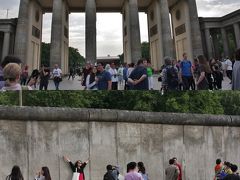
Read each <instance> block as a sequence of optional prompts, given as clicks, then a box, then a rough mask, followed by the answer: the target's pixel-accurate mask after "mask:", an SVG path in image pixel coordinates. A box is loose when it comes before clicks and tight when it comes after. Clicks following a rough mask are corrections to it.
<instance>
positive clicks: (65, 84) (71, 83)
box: [37, 75, 231, 90]
mask: <svg viewBox="0 0 240 180" xmlns="http://www.w3.org/2000/svg"><path fill="white" fill-rule="evenodd" d="M157 79H158V75H155V76H154V90H160V87H161V83H160V82H158V81H157ZM229 83H230V80H229V79H228V78H227V77H224V81H223V90H231V84H229ZM59 88H60V90H83V89H84V88H83V86H81V81H80V77H79V76H76V77H75V78H74V80H72V79H70V80H68V77H65V78H63V81H62V82H61V83H60V86H59ZM37 89H39V88H38V86H37ZM48 89H49V90H55V86H54V83H53V81H52V80H50V81H49V86H48ZM118 89H119V90H123V89H124V86H123V85H119V88H118Z"/></svg>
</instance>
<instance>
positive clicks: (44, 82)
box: [39, 65, 50, 90]
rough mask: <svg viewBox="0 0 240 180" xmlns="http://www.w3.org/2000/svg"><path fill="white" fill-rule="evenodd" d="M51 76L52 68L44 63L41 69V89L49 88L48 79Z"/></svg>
mask: <svg viewBox="0 0 240 180" xmlns="http://www.w3.org/2000/svg"><path fill="white" fill-rule="evenodd" d="M49 78H50V70H49V69H48V68H47V67H46V65H42V68H41V70H40V85H39V90H43V88H44V90H47V88H48V81H49Z"/></svg>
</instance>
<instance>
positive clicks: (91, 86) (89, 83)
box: [86, 67, 97, 90]
mask: <svg viewBox="0 0 240 180" xmlns="http://www.w3.org/2000/svg"><path fill="white" fill-rule="evenodd" d="M96 74H97V67H93V68H92V70H91V72H90V74H89V75H88V76H87V79H86V89H87V90H97V83H96Z"/></svg>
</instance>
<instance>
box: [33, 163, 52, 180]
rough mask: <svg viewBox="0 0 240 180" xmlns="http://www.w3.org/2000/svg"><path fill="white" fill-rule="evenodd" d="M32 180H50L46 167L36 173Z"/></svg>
mask: <svg viewBox="0 0 240 180" xmlns="http://www.w3.org/2000/svg"><path fill="white" fill-rule="evenodd" d="M34 180H52V179H51V175H50V171H49V169H48V167H46V166H45V167H42V169H41V171H40V172H38V173H37V175H36V177H35V179H34Z"/></svg>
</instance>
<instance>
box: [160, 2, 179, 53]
mask: <svg viewBox="0 0 240 180" xmlns="http://www.w3.org/2000/svg"><path fill="white" fill-rule="evenodd" d="M159 3H160V17H161V28H162V42H163V44H164V46H163V57H165V56H171V57H175V54H173V41H172V37H171V26H170V17H169V8H168V0H159Z"/></svg>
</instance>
